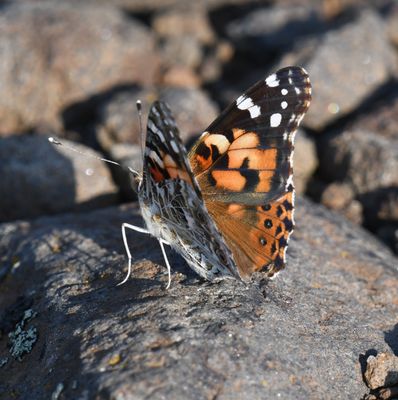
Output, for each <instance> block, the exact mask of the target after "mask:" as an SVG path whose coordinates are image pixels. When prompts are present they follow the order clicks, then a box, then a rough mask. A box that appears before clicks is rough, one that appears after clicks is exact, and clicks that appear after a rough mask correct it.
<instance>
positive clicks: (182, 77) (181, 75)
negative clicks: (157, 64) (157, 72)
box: [160, 65, 201, 88]
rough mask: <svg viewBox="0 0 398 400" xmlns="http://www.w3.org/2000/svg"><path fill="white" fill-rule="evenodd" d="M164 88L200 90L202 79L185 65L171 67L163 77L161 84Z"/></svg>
mask: <svg viewBox="0 0 398 400" xmlns="http://www.w3.org/2000/svg"><path fill="white" fill-rule="evenodd" d="M160 83H161V84H162V85H164V86H181V87H185V88H199V87H200V84H201V82H200V78H199V76H198V75H197V74H196V73H195V72H194V71H193V70H192V69H191V68H189V67H186V66H183V65H174V66H170V67H169V68H168V69H167V71H165V72H164V73H163V75H162V79H161V82H160Z"/></svg>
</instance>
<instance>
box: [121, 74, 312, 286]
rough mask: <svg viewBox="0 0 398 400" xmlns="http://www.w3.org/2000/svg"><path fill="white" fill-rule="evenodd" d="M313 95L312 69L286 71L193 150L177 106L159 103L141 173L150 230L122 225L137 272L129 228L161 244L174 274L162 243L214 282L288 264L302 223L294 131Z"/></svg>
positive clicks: (239, 104) (243, 101) (258, 88)
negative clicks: (296, 215)
mask: <svg viewBox="0 0 398 400" xmlns="http://www.w3.org/2000/svg"><path fill="white" fill-rule="evenodd" d="M310 100H311V84H310V81H309V77H308V74H307V73H306V71H305V70H304V69H302V68H299V67H287V68H283V69H281V70H279V71H278V72H276V73H275V74H272V75H270V76H269V77H268V78H266V79H265V80H261V81H259V82H258V83H256V84H255V85H254V86H253V87H251V88H250V89H249V90H248V91H247V92H246V93H245V94H244V95H242V96H240V97H239V98H238V99H237V100H236V101H235V102H234V103H232V104H231V105H230V106H229V107H228V108H227V109H226V110H225V111H224V112H223V113H222V114H221V115H220V116H219V117H218V118H217V119H216V120H215V121H214V122H213V123H212V124H211V125H210V126H209V127H208V128H207V130H206V131H205V132H204V133H203V134H202V136H201V137H200V139H199V140H198V141H197V142H196V144H195V145H194V146H193V148H192V149H191V151H190V152H189V153H188V154H187V153H186V150H185V148H184V146H183V144H182V142H181V140H180V137H179V134H178V129H177V126H176V124H175V122H174V119H173V118H172V116H171V113H170V110H169V109H168V107H167V106H166V104H164V103H161V102H155V103H154V104H153V105H152V107H151V109H150V112H149V117H148V124H147V137H146V143H145V150H144V155H143V158H144V160H143V172H142V174H140V175H138V174H137V173H136V174H135V176H136V180H137V182H138V198H139V204H140V207H141V212H142V215H143V218H144V220H145V223H146V226H147V230H145V229H143V228H140V227H135V226H132V225H129V224H123V229H122V232H123V239H124V243H125V246H126V250H127V254H128V257H129V271H130V269H131V254H130V251H129V249H128V245H127V239H126V228H130V229H134V230H136V231H139V232H145V233H149V234H151V235H153V236H154V237H156V238H157V239H158V240H159V243H160V245H161V249H162V252H163V255H164V257H165V261H166V264H167V267H168V269H169V277H170V265H169V263H168V260H167V256H166V253H165V249H164V244H168V245H170V246H171V247H172V248H174V249H175V250H176V251H177V252H178V253H180V254H181V255H182V257H183V258H184V259H185V260H186V261H187V263H188V264H189V266H190V267H191V268H192V269H193V270H194V271H196V272H197V273H198V274H199V275H200V276H202V277H204V278H206V279H208V280H210V281H211V280H213V279H214V278H217V277H233V278H236V279H243V280H247V278H249V277H250V275H251V274H252V273H253V272H256V271H264V272H265V273H266V275H267V276H269V277H271V276H273V275H274V274H275V273H276V272H278V271H280V270H281V269H282V268H284V266H285V253H286V248H287V244H288V241H289V236H290V234H291V233H292V231H293V226H294V219H293V211H294V187H293V180H292V179H293V175H292V173H293V171H292V157H293V149H294V146H293V144H294V136H295V133H296V130H297V128H298V125H299V123H300V121H301V120H302V118H303V116H304V114H305V113H306V111H307V110H308V107H309V105H310ZM127 276H129V274H128V275H127ZM126 279H127V278H126ZM169 283H170V281H169Z"/></svg>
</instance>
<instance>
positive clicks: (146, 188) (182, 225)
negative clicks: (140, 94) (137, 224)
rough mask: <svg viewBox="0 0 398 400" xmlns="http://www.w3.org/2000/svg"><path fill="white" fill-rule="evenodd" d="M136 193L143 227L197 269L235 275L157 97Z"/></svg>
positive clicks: (172, 124)
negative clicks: (141, 175)
mask: <svg viewBox="0 0 398 400" xmlns="http://www.w3.org/2000/svg"><path fill="white" fill-rule="evenodd" d="M138 198H139V202H140V207H141V212H142V215H143V217H144V220H145V222H146V225H147V227H148V230H149V231H150V232H151V233H152V234H153V236H155V237H157V238H162V239H163V240H165V241H166V242H168V243H169V244H170V245H171V246H172V247H173V248H174V249H175V250H176V251H177V252H179V253H180V254H181V255H182V256H183V257H184V258H185V260H186V261H187V262H188V264H189V265H190V267H191V268H192V269H193V270H195V271H196V272H197V273H198V274H199V275H201V276H203V277H204V278H206V279H208V280H212V279H213V278H215V277H217V276H233V277H235V278H238V279H239V275H238V272H237V270H236V266H235V263H234V261H233V255H232V254H231V252H230V250H229V248H228V246H227V245H226V243H225V241H224V239H223V237H222V235H221V234H220V233H219V231H218V229H217V227H216V225H215V223H214V221H213V220H212V218H211V217H210V215H209V213H208V211H207V210H206V208H205V206H204V202H203V200H202V197H201V194H200V190H199V187H198V184H197V182H196V181H195V179H194V177H193V174H192V170H191V167H190V164H189V161H188V156H187V153H186V150H185V148H184V146H183V145H182V143H181V140H180V136H179V132H178V129H177V127H176V124H175V122H174V119H173V118H172V116H171V113H170V110H169V109H168V107H167V106H166V105H165V104H164V103H161V102H155V103H154V104H153V105H152V107H151V109H150V112H149V116H148V126H147V137H146V141H145V151H144V163H143V177H142V182H141V184H140V185H139V191H138Z"/></svg>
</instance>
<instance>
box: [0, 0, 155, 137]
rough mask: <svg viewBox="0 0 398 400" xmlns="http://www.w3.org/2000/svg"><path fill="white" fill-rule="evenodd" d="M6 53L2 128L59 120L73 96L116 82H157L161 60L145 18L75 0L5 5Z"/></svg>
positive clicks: (2, 39)
mask: <svg viewBox="0 0 398 400" xmlns="http://www.w3.org/2000/svg"><path fill="white" fill-rule="evenodd" d="M88 21H89V23H88ZM16 32H18V34H16ZM0 59H1V63H0V87H1V92H2V95H1V96H0V120H1V121H2V123H1V125H0V133H12V132H14V131H21V130H27V129H29V128H31V127H34V126H36V125H40V124H48V125H50V126H55V127H59V126H61V124H62V121H61V120H60V119H61V116H60V114H61V112H62V110H63V108H64V107H66V106H67V105H69V104H70V103H72V102H76V101H80V100H82V99H84V98H86V97H87V96H90V95H94V94H97V93H98V92H101V91H104V90H107V89H109V88H110V87H112V86H115V85H121V84H126V83H145V84H149V83H152V82H153V80H154V74H155V72H156V70H157V67H158V57H157V56H156V55H155V53H154V40H153V36H152V34H151V33H150V31H149V30H148V29H147V28H146V27H145V26H144V25H142V24H141V23H140V22H138V21H137V20H132V19H127V18H126V17H125V16H124V15H123V14H122V12H120V11H118V10H117V9H114V8H110V7H106V6H101V7H99V6H97V7H88V6H87V7H86V6H84V5H81V4H79V7H76V6H74V5H73V4H68V3H67V2H61V3H58V2H57V3H51V2H50V3H49V2H38V3H36V2H29V3H20V4H16V3H14V4H10V5H6V6H4V8H3V9H2V10H1V13H0Z"/></svg>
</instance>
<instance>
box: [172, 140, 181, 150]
mask: <svg viewBox="0 0 398 400" xmlns="http://www.w3.org/2000/svg"><path fill="white" fill-rule="evenodd" d="M170 146H171V147H172V149H173V150H174V152H175V153H179V152H180V151H179V149H178V147H177V144H176V142H175V141H174V140H171V141H170Z"/></svg>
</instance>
